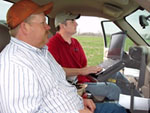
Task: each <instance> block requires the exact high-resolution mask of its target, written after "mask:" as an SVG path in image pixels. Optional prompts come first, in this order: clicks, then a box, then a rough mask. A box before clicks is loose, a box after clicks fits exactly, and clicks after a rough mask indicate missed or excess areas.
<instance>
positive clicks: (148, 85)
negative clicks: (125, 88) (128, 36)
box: [141, 46, 150, 98]
mask: <svg viewBox="0 0 150 113" xmlns="http://www.w3.org/2000/svg"><path fill="white" fill-rule="evenodd" d="M141 48H142V49H143V52H144V53H145V54H146V57H147V59H146V72H145V81H144V85H143V86H142V88H141V90H142V93H143V95H144V97H145V98H150V47H148V46H141Z"/></svg>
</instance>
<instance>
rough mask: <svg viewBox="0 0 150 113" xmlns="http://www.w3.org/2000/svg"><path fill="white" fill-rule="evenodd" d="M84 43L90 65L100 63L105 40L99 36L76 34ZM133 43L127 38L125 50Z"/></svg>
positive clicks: (82, 43)
mask: <svg viewBox="0 0 150 113" xmlns="http://www.w3.org/2000/svg"><path fill="white" fill-rule="evenodd" d="M74 37H75V38H76V39H77V40H78V41H79V42H80V43H81V45H82V47H83V49H84V51H85V54H86V56H87V60H88V65H89V66H94V65H98V64H99V63H100V62H102V61H103V53H104V51H103V50H104V40H103V38H102V37H98V36H74ZM132 45H133V43H132V42H131V41H130V40H129V39H126V43H125V50H126V51H128V49H129V47H130V46H132Z"/></svg>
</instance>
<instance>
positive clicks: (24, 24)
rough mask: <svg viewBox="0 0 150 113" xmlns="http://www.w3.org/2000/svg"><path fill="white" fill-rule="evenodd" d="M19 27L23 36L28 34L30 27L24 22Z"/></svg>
mask: <svg viewBox="0 0 150 113" xmlns="http://www.w3.org/2000/svg"><path fill="white" fill-rule="evenodd" d="M20 27H21V29H22V32H23V33H24V34H27V33H28V32H29V30H30V29H29V27H30V25H29V24H28V23H26V22H22V23H21V24H20Z"/></svg>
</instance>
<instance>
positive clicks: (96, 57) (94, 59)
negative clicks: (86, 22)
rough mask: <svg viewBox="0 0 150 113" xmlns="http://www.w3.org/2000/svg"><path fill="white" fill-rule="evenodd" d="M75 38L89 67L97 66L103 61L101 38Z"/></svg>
mask: <svg viewBox="0 0 150 113" xmlns="http://www.w3.org/2000/svg"><path fill="white" fill-rule="evenodd" d="M75 38H76V39H77V40H78V41H79V42H80V44H81V45H82V47H83V49H84V52H85V54H86V56H87V60H88V65H89V66H94V65H98V64H99V63H100V62H102V61H103V48H104V43H103V42H104V41H103V38H101V37H98V36H97V37H96V36H94V37H92V36H75Z"/></svg>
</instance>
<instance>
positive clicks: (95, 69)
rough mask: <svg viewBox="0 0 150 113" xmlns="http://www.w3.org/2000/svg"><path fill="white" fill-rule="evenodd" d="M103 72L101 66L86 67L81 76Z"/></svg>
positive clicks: (82, 69) (81, 71)
mask: <svg viewBox="0 0 150 113" xmlns="http://www.w3.org/2000/svg"><path fill="white" fill-rule="evenodd" d="M100 71H102V68H101V67H100V66H90V67H84V68H81V70H80V75H89V74H91V73H97V72H100Z"/></svg>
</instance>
